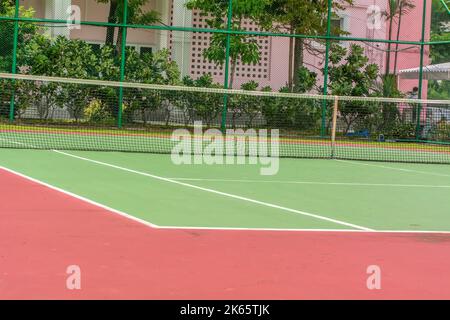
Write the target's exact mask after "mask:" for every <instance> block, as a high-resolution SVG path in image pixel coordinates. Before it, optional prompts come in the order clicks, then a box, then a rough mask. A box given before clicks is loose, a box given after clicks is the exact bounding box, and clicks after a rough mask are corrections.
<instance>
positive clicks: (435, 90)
mask: <svg viewBox="0 0 450 320" xmlns="http://www.w3.org/2000/svg"><path fill="white" fill-rule="evenodd" d="M431 13H432V15H431V40H432V41H450V25H449V15H448V12H447V11H446V9H445V8H444V6H443V5H442V3H440V0H433V2H432V11H431ZM430 51H431V61H432V63H433V64H439V63H445V62H449V61H450V44H435V45H432V46H431V47H430ZM428 98H429V99H450V81H448V80H447V81H436V80H431V81H428Z"/></svg>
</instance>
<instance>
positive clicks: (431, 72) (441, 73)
mask: <svg viewBox="0 0 450 320" xmlns="http://www.w3.org/2000/svg"><path fill="white" fill-rule="evenodd" d="M399 75H400V78H401V79H419V76H420V68H412V69H404V70H400V71H399ZM423 79H426V80H450V62H447V63H441V64H433V65H430V66H425V67H423Z"/></svg>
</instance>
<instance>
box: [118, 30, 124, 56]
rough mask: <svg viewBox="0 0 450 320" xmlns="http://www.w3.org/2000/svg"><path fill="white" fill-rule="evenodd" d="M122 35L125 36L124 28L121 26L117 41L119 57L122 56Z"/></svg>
mask: <svg viewBox="0 0 450 320" xmlns="http://www.w3.org/2000/svg"><path fill="white" fill-rule="evenodd" d="M122 37H123V29H122V28H119V32H118V34H117V42H116V53H117V56H118V57H121V56H122Z"/></svg>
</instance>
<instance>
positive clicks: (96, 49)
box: [89, 43, 101, 53]
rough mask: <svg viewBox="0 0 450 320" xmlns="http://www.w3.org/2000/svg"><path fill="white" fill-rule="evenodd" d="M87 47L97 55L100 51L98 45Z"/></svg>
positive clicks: (92, 44)
mask: <svg viewBox="0 0 450 320" xmlns="http://www.w3.org/2000/svg"><path fill="white" fill-rule="evenodd" d="M89 46H90V47H91V48H92V51H94V53H99V52H100V49H101V45H100V44H98V43H89Z"/></svg>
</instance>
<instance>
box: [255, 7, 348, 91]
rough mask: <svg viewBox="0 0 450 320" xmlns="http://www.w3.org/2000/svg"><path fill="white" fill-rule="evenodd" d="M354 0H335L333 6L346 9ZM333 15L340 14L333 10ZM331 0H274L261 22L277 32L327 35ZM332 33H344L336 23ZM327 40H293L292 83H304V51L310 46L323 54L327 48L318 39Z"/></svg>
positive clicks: (265, 11) (289, 76) (337, 8)
mask: <svg viewBox="0 0 450 320" xmlns="http://www.w3.org/2000/svg"><path fill="white" fill-rule="evenodd" d="M353 2H354V1H353V0H334V1H332V9H333V11H334V12H336V11H341V12H342V11H343V10H345V8H346V6H347V5H353ZM333 17H336V15H335V14H333ZM327 18H328V0H316V1H304V0H272V1H270V2H269V4H268V5H267V6H266V8H265V10H264V15H263V16H262V17H261V18H260V19H259V20H260V22H259V24H260V25H262V26H263V27H264V28H265V29H269V30H272V31H275V32H283V33H285V32H288V33H291V34H306V35H312V36H313V35H321V36H322V35H325V34H326V33H327ZM331 33H332V35H336V36H337V35H344V34H346V32H344V31H343V30H342V29H340V28H339V27H332V30H331ZM317 42H319V43H322V44H324V42H325V41H324V40H318V39H314V41H310V40H307V39H296V40H295V43H294V40H292V41H291V42H290V44H289V45H290V46H295V49H294V48H293V47H291V48H290V50H289V52H290V53H291V52H292V56H289V57H287V59H288V60H289V61H291V60H293V61H294V70H293V72H292V73H293V74H291V70H289V74H288V81H287V82H288V84H289V85H291V84H292V83H293V84H294V85H295V86H297V87H298V86H300V85H301V81H300V79H299V76H298V72H299V70H300V68H301V67H303V63H304V61H303V59H304V52H305V51H306V50H307V51H309V52H312V53H313V54H316V55H320V54H323V51H324V50H320V49H318V48H317V45H316V43H317Z"/></svg>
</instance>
